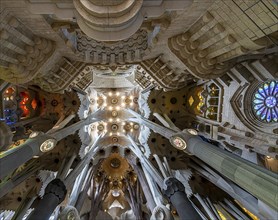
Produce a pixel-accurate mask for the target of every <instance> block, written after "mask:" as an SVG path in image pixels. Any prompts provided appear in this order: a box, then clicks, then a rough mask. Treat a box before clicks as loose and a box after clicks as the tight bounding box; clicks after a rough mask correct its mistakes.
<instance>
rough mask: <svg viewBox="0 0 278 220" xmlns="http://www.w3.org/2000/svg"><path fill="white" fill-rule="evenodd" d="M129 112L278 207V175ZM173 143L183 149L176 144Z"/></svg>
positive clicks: (189, 135)
mask: <svg viewBox="0 0 278 220" xmlns="http://www.w3.org/2000/svg"><path fill="white" fill-rule="evenodd" d="M129 112H130V113H132V114H133V115H134V116H136V117H137V120H138V121H139V122H140V123H142V124H144V125H146V126H147V127H149V128H150V129H152V130H153V131H154V132H157V133H159V134H161V135H162V136H164V137H166V138H169V139H170V141H171V140H174V138H175V137H179V138H180V139H182V140H183V141H184V142H185V144H184V146H183V149H182V150H184V152H185V153H188V154H193V155H195V156H196V157H198V158H199V159H201V160H202V161H204V162H205V163H206V164H208V165H209V166H211V167H212V168H214V169H215V170H217V171H218V172H219V173H221V174H222V175H223V176H225V177H227V178H228V179H230V180H232V181H233V182H234V183H236V184H238V185H239V186H240V187H242V188H243V189H245V190H246V191H248V192H250V193H251V194H252V195H254V196H255V197H257V198H258V199H260V200H261V201H263V202H265V203H266V204H267V205H269V206H270V207H272V208H274V209H275V210H278V205H277V204H278V192H277V186H278V175H277V174H275V173H273V172H271V171H269V170H267V169H265V168H263V167H260V166H258V165H256V164H253V163H251V162H249V161H247V160H244V159H242V158H240V157H238V156H236V155H234V154H232V153H230V152H227V151H225V150H222V149H221V148H218V147H216V146H214V145H212V144H210V143H207V142H204V141H203V140H202V139H201V138H200V137H199V136H196V135H192V134H189V132H180V133H179V132H174V131H172V130H171V129H169V128H164V127H163V126H161V125H157V124H156V123H154V122H151V121H149V120H148V119H146V118H143V117H142V116H141V115H139V114H137V113H134V112H133V111H132V110H129ZM135 120H136V119H135ZM179 142H180V141H179ZM172 144H173V143H172ZM173 146H174V147H176V148H178V149H179V150H181V148H179V147H177V146H175V145H174V144H173Z"/></svg>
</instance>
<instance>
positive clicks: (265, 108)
mask: <svg viewBox="0 0 278 220" xmlns="http://www.w3.org/2000/svg"><path fill="white" fill-rule="evenodd" d="M253 111H254V113H255V115H256V117H257V118H258V119H259V120H260V121H263V122H267V123H271V122H277V120H278V81H270V82H265V83H263V84H261V85H260V86H259V87H258V88H257V90H256V91H255V93H254V96H253Z"/></svg>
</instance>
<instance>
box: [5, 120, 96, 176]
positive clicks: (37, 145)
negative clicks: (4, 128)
mask: <svg viewBox="0 0 278 220" xmlns="http://www.w3.org/2000/svg"><path fill="white" fill-rule="evenodd" d="M95 121H97V119H94V118H92V116H91V117H90V116H89V117H88V118H87V119H85V120H82V121H79V122H76V123H74V124H72V125H70V126H68V127H66V128H63V129H61V130H58V131H56V132H54V133H51V134H49V135H48V134H38V136H35V137H33V138H29V139H28V140H27V141H26V142H25V143H23V144H22V145H20V146H19V147H17V148H15V149H11V150H9V151H6V152H4V153H3V154H1V155H0V171H1V172H0V179H2V178H3V177H5V176H6V175H8V174H9V173H10V172H12V171H13V170H15V169H16V168H17V167H19V166H20V165H22V164H24V163H25V162H27V161H28V160H30V159H31V158H32V157H33V156H40V155H42V154H43V153H45V152H47V151H50V150H52V149H53V148H54V147H55V145H56V143H57V141H60V140H62V139H63V138H65V137H67V136H68V135H71V134H73V133H74V132H76V131H77V130H79V129H80V128H81V127H83V126H85V125H88V124H91V123H93V122H95Z"/></svg>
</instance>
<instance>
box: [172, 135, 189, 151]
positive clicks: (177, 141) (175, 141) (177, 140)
mask: <svg viewBox="0 0 278 220" xmlns="http://www.w3.org/2000/svg"><path fill="white" fill-rule="evenodd" d="M170 142H171V144H172V145H173V146H174V147H175V148H177V149H178V150H184V149H186V147H187V145H186V142H185V141H184V140H183V139H182V138H181V137H179V136H175V137H172V138H170Z"/></svg>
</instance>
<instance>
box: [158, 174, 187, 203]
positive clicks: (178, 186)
mask: <svg viewBox="0 0 278 220" xmlns="http://www.w3.org/2000/svg"><path fill="white" fill-rule="evenodd" d="M162 192H163V194H164V195H165V196H167V198H168V199H170V197H171V196H172V195H174V194H175V193H176V192H184V193H185V190H184V185H183V184H182V183H181V182H180V181H179V180H177V179H176V178H173V177H168V178H166V179H165V180H164V183H163V189H162Z"/></svg>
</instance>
